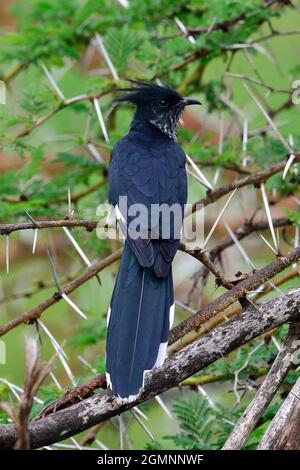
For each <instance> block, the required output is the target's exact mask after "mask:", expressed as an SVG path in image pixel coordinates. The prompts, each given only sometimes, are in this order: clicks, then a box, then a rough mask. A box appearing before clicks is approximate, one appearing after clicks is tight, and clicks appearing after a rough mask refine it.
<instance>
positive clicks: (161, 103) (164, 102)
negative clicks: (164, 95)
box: [159, 100, 167, 106]
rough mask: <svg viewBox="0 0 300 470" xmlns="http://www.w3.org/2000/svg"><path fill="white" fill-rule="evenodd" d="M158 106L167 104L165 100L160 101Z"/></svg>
mask: <svg viewBox="0 0 300 470" xmlns="http://www.w3.org/2000/svg"><path fill="white" fill-rule="evenodd" d="M159 104H160V106H166V105H167V102H166V100H160V102H159Z"/></svg>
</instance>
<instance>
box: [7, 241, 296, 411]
mask: <svg viewBox="0 0 300 470" xmlns="http://www.w3.org/2000/svg"><path fill="white" fill-rule="evenodd" d="M296 250H297V251H296V253H295V252H294V251H295V250H293V252H290V253H289V254H288V255H287V256H288V258H287V259H285V260H282V259H278V260H276V261H275V262H274V263H272V264H271V265H269V266H267V267H266V268H263V269H261V270H260V271H257V272H256V273H255V274H254V275H253V276H256V277H255V281H256V283H257V284H255V285H256V286H257V285H260V284H261V283H263V282H265V281H263V282H262V281H261V279H262V278H265V277H266V276H270V277H271V276H272V275H274V273H275V271H276V273H277V272H279V271H278V270H283V269H284V268H285V267H286V266H287V264H286V263H290V264H291V263H293V262H294V261H291V259H292V260H294V259H297V258H300V247H299V248H298V249H296ZM253 276H252V277H253ZM249 279H251V278H249ZM249 279H247V280H246V281H242V282H241V283H240V284H241V286H240V284H238V285H237V286H235V287H234V288H232V289H231V290H230V291H228V292H226V293H225V294H223V295H222V296H220V297H219V298H218V299H216V300H215V301H213V302H211V303H210V304H208V305H207V306H206V307H204V308H203V309H201V310H200V311H199V312H197V313H196V314H194V315H192V316H191V317H189V318H188V319H187V320H185V321H183V322H181V323H179V325H177V326H176V327H175V328H173V329H172V330H171V332H170V335H169V346H171V345H172V344H173V343H175V342H176V341H177V340H178V339H181V338H182V337H183V336H184V335H185V334H186V333H188V332H189V331H192V330H193V329H196V330H198V329H199V327H200V326H201V325H202V324H203V323H205V322H206V321H207V320H208V319H210V318H212V317H214V316H215V315H217V313H220V312H223V311H224V310H225V308H226V307H227V306H229V305H231V304H233V303H234V302H235V301H236V300H238V299H239V298H240V297H243V295H245V282H246V285H247V286H249V283H248V282H247V281H249ZM265 280H266V279H265ZM248 289H249V287H248ZM248 289H247V290H248ZM249 290H251V289H249ZM232 291H234V295H233V296H232V295H231V293H232ZM239 296H240V297H239ZM250 305H251V304H250ZM252 308H253V309H255V308H257V309H259V305H258V306H257V307H256V306H255V307H254V306H252ZM0 331H1V330H0ZM212 331H214V330H212ZM193 339H194V340H196V339H198V337H197V338H193ZM171 352H172V353H174V352H176V353H177V352H178V348H176V345H175V347H173V348H172V349H171ZM105 387H106V378H105V374H101V375H98V376H97V377H94V378H93V379H91V380H90V381H88V382H87V383H85V384H83V385H79V386H78V387H76V388H75V389H73V390H71V391H69V392H67V393H66V394H65V395H64V396H63V397H62V398H60V399H58V400H57V401H56V402H54V403H51V404H50V405H49V406H47V407H46V408H45V409H44V410H43V412H42V415H46V414H50V413H52V412H54V411H55V410H56V409H61V408H65V407H66V406H70V404H73V403H77V402H78V401H79V400H80V399H83V398H85V397H87V396H89V395H90V394H91V393H92V390H95V389H96V388H105ZM86 393H87V394H86Z"/></svg>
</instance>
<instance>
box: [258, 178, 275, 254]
mask: <svg viewBox="0 0 300 470" xmlns="http://www.w3.org/2000/svg"><path fill="white" fill-rule="evenodd" d="M260 188H261V193H262V198H263V202H264V206H265V211H266V214H267V219H268V223H269V227H270V231H271V235H272V238H273V242H274V247H275V250H276V253H278V244H277V240H276V236H275V230H274V225H273V220H272V215H271V211H270V206H269V201H268V198H267V194H266V189H265V185H264V183H261V185H260Z"/></svg>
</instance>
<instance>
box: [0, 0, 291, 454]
mask: <svg viewBox="0 0 300 470" xmlns="http://www.w3.org/2000/svg"><path fill="white" fill-rule="evenodd" d="M12 12H13V14H14V16H15V18H16V22H17V24H16V27H15V28H9V29H5V30H4V29H3V31H1V35H0V79H3V80H5V81H7V83H8V87H7V95H8V106H2V105H1V106H0V147H1V158H2V153H3V155H5V157H6V159H7V165H8V169H7V170H5V171H3V172H2V173H1V174H0V223H8V222H17V221H28V218H27V216H26V215H25V211H27V212H29V213H30V215H31V216H33V217H36V218H47V217H49V218H50V217H53V218H57V219H58V218H64V217H66V216H67V214H68V200H67V194H68V189H69V188H70V190H71V194H72V198H74V201H72V207H73V208H74V210H75V217H78V218H80V217H81V218H91V219H95V218H96V217H95V216H96V207H97V205H98V204H99V203H101V202H105V201H106V199H107V181H106V175H107V166H108V162H109V155H110V152H111V149H112V147H113V145H114V143H115V142H116V141H117V140H118V139H119V138H120V137H121V136H122V135H124V133H125V132H127V129H128V126H129V123H130V120H131V118H132V113H133V109H132V108H131V107H129V106H128V107H127V106H126V105H123V106H120V107H119V108H115V107H114V105H113V99H114V96H115V95H114V93H113V92H111V93H107V94H106V92H108V91H111V90H113V89H114V88H116V87H124V86H127V85H128V82H127V81H126V79H127V78H142V79H149V80H153V81H154V80H155V79H156V78H160V79H161V80H162V81H163V82H165V83H168V84H170V85H171V86H174V87H175V88H177V89H178V91H179V92H181V93H182V94H184V95H196V96H199V97H200V99H201V101H202V102H203V104H204V105H205V106H204V107H205V108H206V110H207V112H208V113H209V115H210V116H211V122H212V123H213V124H212V126H210V129H206V128H201V129H199V135H198V131H197V132H196V133H195V131H194V129H193V130H187V129H181V130H180V131H179V141H180V143H181V144H182V146H183V148H184V149H185V150H186V151H187V153H188V154H189V155H191V156H192V157H193V159H194V160H195V161H196V163H197V164H198V165H199V168H200V169H202V167H203V168H204V169H205V170H204V171H205V173H206V171H207V172H208V175H209V178H210V179H209V180H210V181H212V180H213V177H214V175H215V172H216V170H222V172H221V175H223V170H224V181H223V180H222V185H223V183H224V184H227V183H228V182H229V180H230V182H231V181H234V180H233V179H232V178H231V176H232V171H236V172H235V173H234V178H240V177H241V178H242V177H245V174H244V173H243V171H240V170H241V169H242V170H244V172H247V170H249V172H252V173H255V172H256V171H259V170H263V169H266V168H268V167H270V166H271V165H274V164H276V163H279V162H282V161H285V160H286V159H287V158H288V156H287V155H286V153H287V152H286V148H285V147H284V146H283V145H282V143H281V142H280V141H279V140H278V138H277V137H276V135H275V134H274V133H271V132H269V129H267V130H265V131H262V132H259V129H260V127H261V126H266V121H265V119H264V118H262V115H261V114H260V113H259V111H258V110H257V109H256V108H255V104H254V103H252V102H251V98H249V96H248V95H247V96H246V99H245V90H244V87H243V86H242V85H241V83H239V82H238V84H237V83H236V81H235V80H233V83H232V85H230V86H229V85H228V81H227V79H225V75H224V73H225V71H226V70H229V68H228V67H229V64H230V63H231V60H232V64H233V65H232V71H234V72H239V73H240V72H243V73H244V69H245V70H248V72H249V63H248V60H249V61H250V63H251V62H252V63H255V64H256V65H257V70H256V69H255V68H254V66H252V65H250V72H249V75H251V76H252V77H255V78H258V79H259V80H260V79H261V78H262V79H266V82H267V83H269V82H270V85H272V86H277V85H278V86H279V87H282V88H285V89H289V86H290V80H289V75H288V76H285V77H284V78H282V77H281V76H279V75H280V74H278V73H277V68H276V67H274V70H275V74H274V73H273V75H271V74H270V73H267V72H268V71H267V70H265V67H262V66H261V63H262V62H261V60H262V56H263V57H264V58H265V60H266V62H264V63H267V60H269V58H270V51H269V50H267V49H268V48H267V47H266V46H265V44H264V42H262V41H261V36H263V35H264V34H269V32H270V26H271V25H273V22H274V24H275V25H276V27H277V24H278V22H279V21H280V19H281V17H282V16H283V15H284V14H285V12H286V9H285V8H284V7H283V3H282V4H280V5H279V7H278V5H274V6H273V7H272V8H268V7H266V2H262V1H261V0H247V1H241V0H178V1H176V2H174V1H173V0H148V1H144V2H142V1H141V0H130V8H128V9H126V8H123V7H122V6H121V5H120V4H119V3H118V2H117V0H114V1H111V0H85V1H84V0H83V1H82V0H74V1H69V0H51V1H49V0H27V1H26V2H24V1H23V0H15V1H14V2H13V7H12ZM175 16H176V17H177V18H179V20H181V21H182V22H183V23H184V25H186V27H188V28H189V29H191V30H192V31H194V32H192V33H191V35H192V37H193V40H192V41H191V40H188V38H187V37H186V36H185V35H184V34H182V32H181V31H180V29H179V28H178V25H177V24H176V22H175V21H174V17H175ZM283 29H285V28H283ZM286 29H287V28H286ZM96 33H98V34H99V35H100V36H101V38H102V39H103V43H104V45H105V48H106V50H107V52H108V54H109V56H110V59H111V61H112V63H113V65H114V67H115V68H116V70H117V72H118V75H119V77H120V81H118V82H116V81H115V80H114V79H113V77H112V76H111V74H110V71H109V68H108V67H107V65H106V63H105V61H104V60H103V57H101V53H100V51H99V50H98V49H97V47H95V48H93V47H92V48H91V45H92V44H94V42H93V40H94V38H95V34H96ZM255 38H257V39H258V40H259V42H258V43H257V44H258V45H260V47H259V46H258V47H256V48H254V47H248V48H247V49H245V50H244V49H243V48H242V49H241V50H239V51H238V50H237V49H235V48H236V47H237V45H241V44H244V43H246V42H249V41H253V40H254V39H255ZM89 46H90V47H89ZM245 51H246V52H245ZM291 54H292V52H291ZM277 55H279V54H277V51H276V50H275V52H274V56H275V57H276V56H277ZM247 56H248V59H247ZM245 57H246V59H247V60H246V59H245ZM271 58H272V57H271ZM272 60H273V59H272ZM276 60H277V59H276ZM243 61H244V62H243ZM294 62H295V63H296V62H297V57H296V56H295V57H294ZM245 63H246V65H245ZM42 65H45V66H46V67H47V68H48V70H49V72H50V73H51V76H52V77H53V79H54V80H55V82H56V83H57V85H58V87H59V88H60V89H61V91H62V92H63V94H64V96H65V97H66V99H69V98H72V97H74V96H83V98H82V99H81V100H80V99H79V100H78V102H76V103H74V104H72V105H69V104H68V102H67V103H62V102H61V99H60V98H59V96H57V93H56V92H55V90H54V88H53V86H52V85H51V83H50V82H49V80H48V79H47V77H46V76H45V73H44V70H43V68H42ZM278 65H279V67H280V66H281V65H282V64H281V58H280V63H279V64H278ZM289 68H290V67H289ZM103 70H105V73H103ZM299 70H300V69H299V66H298V65H294V66H293V67H292V69H291V72H290V73H291V74H292V75H293V76H294V77H295V78H298V77H297V74H299ZM230 71H231V68H230ZM285 71H286V70H284V72H285ZM277 82H280V83H277ZM282 83H283V84H282ZM265 91H266V90H265V89H263V88H261V87H256V85H255V92H257V93H258V94H257V96H258V97H259V100H260V101H261V102H262V103H263V105H264V107H265V109H267V110H268V111H270V110H271V111H274V109H275V110H276V107H277V106H279V107H280V106H281V105H282V104H283V103H284V99H285V98H287V97H288V96H289V95H287V94H286V93H285V95H280V96H279V95H278V94H276V92H274V93H272V94H271V95H268V94H265ZM99 93H100V94H101V93H105V94H104V95H103V96H100V98H99V102H100V106H101V111H102V114H103V116H104V120H105V123H106V125H107V128H108V132H109V137H110V142H109V143H107V142H105V141H104V139H103V134H102V130H101V128H100V126H99V122H98V118H97V115H96V113H95V111H94V110H93V108H92V103H93V100H92V98H93V96H94V94H97V95H98V94H99ZM85 94H89V95H91V96H89V97H88V98H87V97H84V95H85ZM225 95H226V96H227V97H228V99H229V101H230V102H231V103H232V104H233V109H232V107H230V106H228V104H227V103H224V100H222V99H221V96H223V97H224V96H225ZM273 95H275V96H273ZM283 96H285V98H284V97H283ZM249 103H250V106H248V104H249ZM251 105H253V107H252V108H251ZM235 107H237V109H238V110H240V114H239V113H238V112H236V109H235ZM294 108H295V107H294ZM90 110H92V113H91V114H89V113H90ZM241 111H242V112H244V113H245V115H247V117H248V118H249V138H248V142H247V150H245V149H244V150H243V146H242V133H243V118H242V117H241ZM256 111H257V114H256ZM221 113H224V116H225V121H226V123H228V129H229V130H228V129H227V127H226V129H225V133H224V142H223V145H222V149H221V150H220V146H219V142H218V140H219V135H218V134H219V132H220V131H219V126H220V122H219V119H220V115H221ZM284 113H285V114H284V116H283V119H285V118H286V117H287V119H286V121H284V123H283V125H282V127H280V132H282V134H283V136H284V137H285V138H289V134H291V136H292V138H293V139H292V140H293V145H292V147H293V148H294V149H295V151H297V150H299V145H300V133H299V129H298V128H296V129H295V131H294V130H293V131H291V130H290V127H291V126H292V124H293V120H294V116H295V114H294V113H295V109H290V108H289V107H288V106H287V107H286V109H284ZM204 115H205V112H204V111H203V115H202V116H204ZM89 116H90V118H89ZM257 116H258V117H257ZM297 118H298V116H297ZM89 119H90V121H89ZM203 121H205V119H203ZM280 121H281V113H279V115H277V114H276V115H274V122H276V123H277V122H278V123H279V122H280ZM88 123H89V124H90V125H88ZM278 125H279V124H278ZM231 131H232V132H231ZM256 131H257V132H256ZM229 134H230V135H229ZM88 144H92V145H94V146H95V148H96V149H97V151H98V152H99V154H100V155H101V158H102V160H103V162H102V163H101V164H100V163H99V161H97V160H96V159H95V157H94V156H93V155H92V153H91V150H90V147H89V146H88ZM15 157H17V158H15ZM245 157H247V158H248V159H249V162H250V165H249V168H248V166H247V167H246V168H244V167H243V164H244V158H245ZM253 168H254V170H253ZM211 169H212V170H213V171H211ZM228 169H229V170H230V171H231V173H230V175H231V176H230V177H229V178H227V176H226V175H225V171H227V170H228ZM209 172H211V173H209ZM222 177H223V176H222ZM220 181H221V178H220V179H219V181H218V182H217V183H216V184H215V187H216V188H217V187H218V185H219V184H221V183H220ZM93 186H95V189H92V190H91V191H89V190H90V188H93ZM299 187H300V164H299V163H294V164H293V165H292V167H291V168H290V170H289V172H288V174H287V175H286V178H285V180H283V178H282V172H281V173H278V174H276V175H274V176H273V177H272V178H269V179H268V181H267V182H266V188H267V190H268V191H273V193H274V192H276V196H277V197H279V198H283V197H288V196H291V195H293V196H295V198H296V199H299ZM192 189H194V187H193V188H192ZM204 191H205V189H203V188H202V187H201V188H200V187H199V186H197V187H196V189H195V192H196V193H197V197H200V196H201V195H202V194H204ZM253 193H254V190H253ZM257 194H259V193H258V192H257ZM258 205H261V206H262V204H261V200H258ZM287 216H288V217H289V219H290V220H291V222H292V223H293V224H294V225H295V226H298V227H299V226H300V211H299V210H298V209H297V208H296V207H295V208H293V209H289V210H287ZM72 233H73V236H74V237H75V239H76V240H77V241H78V242H79V244H80V246H81V247H82V248H83V249H84V251H85V252H86V253H87V254H88V256H89V257H90V259H91V260H92V259H94V258H95V257H98V256H99V257H100V258H101V257H103V256H105V255H106V254H109V253H111V251H112V250H114V249H115V248H116V246H117V244H116V246H115V245H114V246H113V247H112V246H111V244H110V243H109V242H107V241H104V240H103V241H102V240H99V239H97V238H96V233H95V232H93V233H89V234H87V233H86V232H85V231H83V230H80V229H78V230H73V232H72ZM61 238H62V237H61ZM62 239H63V238H62ZM68 246H69V245H68ZM118 246H119V245H118ZM66 251H67V250H66ZM67 256H68V260H69V261H70V263H72V262H74V260H75V258H76V261H78V258H77V254H76V252H75V250H73V248H71V249H70V250H69V251H68V254H67ZM49 271H50V270H49ZM62 271H63V269H62ZM105 282H106V281H105ZM12 284H14V283H13V282H12ZM15 284H17V282H16V283H15ZM106 287H107V286H106V284H104V287H103V291H104V294H106V290H107V289H106ZM208 288H210V286H208ZM51 295H52V293H51ZM102 301H103V305H104V304H105V302H106V300H102ZM95 304H96V302H95ZM103 305H101V308H100V307H99V305H98V304H97V305H95V307H93V308H87V309H86V310H85V311H87V313H88V314H89V315H90V319H89V320H88V321H87V322H85V323H82V324H81V326H80V328H78V329H76V332H75V334H74V337H73V338H72V339H70V340H69V341H68V343H67V346H68V347H70V348H71V349H73V350H76V351H77V350H78V349H79V350H80V351H82V352H83V353H85V352H86V351H88V353H89V354H90V353H91V350H93V348H94V349H96V348H97V352H96V353H95V359H94V360H93V361H92V364H93V367H95V368H96V369H97V371H99V372H103V371H104V369H105V367H104V350H105V347H104V338H105V331H106V326H105V319H104V318H103V317H102V316H101V314H102V307H103ZM31 307H32V305H31V304H30V306H29V308H31ZM24 308H25V306H24ZM26 308H27V306H26ZM103 311H104V309H103ZM285 334H286V327H283V328H280V329H279V330H278V331H277V332H276V333H275V337H276V339H277V340H278V341H279V342H282V341H283V339H284V336H285ZM257 344H258V343H257V341H253V342H252V343H251V344H250V345H245V346H243V347H242V348H239V349H238V350H237V351H235V352H233V353H231V354H230V355H229V357H227V358H222V359H220V360H218V361H216V362H215V363H214V364H212V365H211V366H210V367H208V368H207V369H206V370H205V371H201V373H199V374H197V375H196V377H197V376H198V375H201V374H203V373H205V374H206V373H207V374H213V373H218V374H220V375H222V376H223V377H224V380H223V382H226V384H225V383H222V381H220V382H219V386H221V387H224V390H225V386H227V385H228V384H229V386H230V387H229V389H230V392H231V393H224V396H222V400H223V399H224V403H225V404H222V405H219V404H217V406H216V408H212V407H211V406H210V404H209V403H208V401H207V400H206V399H205V398H204V397H202V396H201V395H200V394H199V393H196V392H193V393H191V394H190V395H189V397H188V398H187V399H185V398H184V399H182V398H181V399H176V400H175V404H174V414H175V415H176V417H177V421H178V424H179V426H180V431H179V432H178V433H175V434H174V435H171V436H168V437H167V438H166V439H164V440H162V441H161V440H158V441H155V442H151V443H148V444H147V448H148V449H151V450H159V449H162V448H167V441H168V440H169V441H170V440H171V441H172V443H173V445H175V446H177V447H178V448H181V449H219V448H221V447H222V445H223V443H224V442H225V440H226V437H227V436H228V434H229V432H230V431H231V429H232V423H233V422H235V421H236V420H237V419H238V417H239V416H240V415H241V414H242V412H243V411H244V409H245V406H246V404H247V403H248V402H249V400H250V398H251V394H246V395H245V399H244V400H243V401H242V404H239V405H238V406H236V404H233V403H232V402H233V400H234V399H232V396H233V395H234V394H233V393H232V385H233V381H234V374H235V372H236V371H238V370H239V369H241V368H243V365H244V364H245V363H246V362H247V367H245V368H243V369H242V370H241V372H240V373H239V380H240V381H241V382H242V383H245V384H247V386H249V385H250V386H251V385H252V384H253V377H255V376H256V374H257V373H258V372H259V370H262V369H264V370H265V369H266V368H268V367H269V366H270V364H271V363H272V362H273V360H274V358H275V356H276V354H277V349H276V347H275V345H274V343H273V342H272V341H267V340H266V341H265V342H264V344H263V345H262V346H261V347H260V348H259V349H257V350H256V351H255V353H254V354H252V355H251V356H249V353H251V352H252V351H253V349H254V348H255V347H256V346H257ZM95 346H96V347H95ZM82 370H83V371H84V372H85V373H87V375H90V374H91V371H90V370H89V368H88V367H87V370H86V368H85V367H82V369H80V372H82ZM298 375H299V374H298V372H297V371H296V370H292V371H291V372H290V373H289V374H288V376H287V378H286V380H285V382H284V387H285V389H286V390H288V389H289V388H290V387H291V386H292V385H293V384H294V383H295V381H296V379H297V377H298ZM46 383H47V382H46ZM222 390H223V388H222ZM226 390H227V389H226ZM60 393H61V392H60V391H59V390H57V388H56V387H55V386H53V385H45V386H43V387H42V388H41V390H40V392H39V396H40V397H41V398H42V399H43V400H44V401H45V404H47V403H50V402H51V401H54V400H55V399H56V398H57V397H58V396H59V395H60ZM0 400H1V401H9V400H10V392H9V389H8V388H7V387H6V386H3V385H2V384H0ZM228 403H230V405H228ZM281 403H282V397H281V396H280V395H279V394H278V396H277V397H276V400H275V401H274V403H272V404H271V405H270V406H269V407H268V409H267V410H266V412H265V413H264V415H263V416H262V419H261V421H262V423H260V425H259V426H258V427H257V428H256V429H255V430H254V431H253V432H252V433H251V435H250V437H249V439H248V441H247V444H246V446H245V448H248V449H255V448H256V447H257V444H258V442H259V440H260V438H261V436H262V433H263V432H264V430H265V427H266V425H267V424H268V423H269V421H270V420H271V419H272V417H273V416H274V414H275V413H276V411H277V409H278V407H279V406H280V404H281ZM225 405H226V406H225ZM40 410H41V405H39V404H37V403H35V405H34V409H33V411H32V416H36V414H37V413H38V412H39V411H40ZM7 421H8V417H7V415H6V413H4V412H3V411H1V410H0V422H7Z"/></svg>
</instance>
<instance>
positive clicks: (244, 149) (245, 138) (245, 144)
mask: <svg viewBox="0 0 300 470" xmlns="http://www.w3.org/2000/svg"><path fill="white" fill-rule="evenodd" d="M247 145H248V119H247V118H245V119H244V126H243V152H246V151H247Z"/></svg>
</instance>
